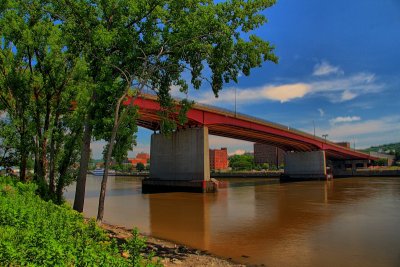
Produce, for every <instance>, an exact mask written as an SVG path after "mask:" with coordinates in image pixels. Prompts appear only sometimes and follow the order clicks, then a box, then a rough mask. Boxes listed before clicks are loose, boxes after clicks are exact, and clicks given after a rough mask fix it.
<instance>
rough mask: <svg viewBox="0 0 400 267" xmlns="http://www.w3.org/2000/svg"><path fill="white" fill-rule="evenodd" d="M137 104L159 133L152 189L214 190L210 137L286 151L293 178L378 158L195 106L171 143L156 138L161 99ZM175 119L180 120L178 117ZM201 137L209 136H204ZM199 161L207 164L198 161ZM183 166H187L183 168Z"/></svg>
mask: <svg viewBox="0 0 400 267" xmlns="http://www.w3.org/2000/svg"><path fill="white" fill-rule="evenodd" d="M130 101H131V100H127V101H126V102H125V104H130V103H131V102H130ZM134 105H136V106H138V107H139V109H138V110H139V118H138V125H139V126H141V127H144V128H147V129H150V130H153V131H154V132H155V134H153V136H152V144H151V146H152V148H151V155H150V157H151V164H150V166H151V168H152V169H153V170H152V169H151V170H150V177H151V178H152V181H153V182H154V184H153V182H151V184H149V186H151V187H154V186H161V187H165V186H171V184H172V185H173V186H175V187H180V186H181V185H182V186H183V187H187V185H188V184H187V182H188V181H192V182H193V181H197V182H196V183H198V182H199V181H200V184H201V187H202V188H201V191H208V189H207V184H208V183H209V182H210V176H209V170H207V168H208V164H207V163H206V159H205V158H208V157H205V156H204V155H206V154H207V155H208V134H211V135H216V136H222V137H228V138H233V139H238V140H244V141H250V142H256V143H262V144H269V145H273V146H276V147H279V148H281V149H282V150H284V151H286V154H287V155H286V156H287V159H288V161H290V162H286V163H287V164H285V174H290V176H292V177H297V176H303V177H310V176H313V177H319V178H321V177H324V176H326V175H327V168H326V167H327V162H328V161H329V162H335V161H344V160H350V161H355V160H364V161H369V160H371V159H373V157H371V156H370V155H368V154H365V153H361V152H358V151H355V150H351V149H349V148H346V147H342V146H339V145H337V144H335V143H332V142H329V141H327V140H325V139H322V138H319V137H316V136H312V135H310V134H307V133H304V132H301V131H298V130H295V129H289V127H287V126H283V125H279V124H276V123H272V122H267V121H264V120H260V119H257V118H253V117H250V116H245V115H241V114H236V113H232V112H229V111H225V110H221V109H217V108H213V107H209V106H204V105H195V106H194V107H192V109H191V110H189V111H188V113H187V122H186V123H185V124H184V125H180V126H179V127H178V130H177V131H176V132H175V133H173V134H172V138H169V139H168V138H165V137H162V135H161V134H157V133H156V132H157V131H159V130H160V115H159V111H160V106H159V104H158V102H157V101H156V99H155V98H154V97H150V98H148V97H146V98H137V99H135V100H134ZM178 110H179V106H178V105H177V106H176V111H177V112H176V113H175V114H178ZM172 116H174V115H172ZM175 116H176V117H177V115H175ZM171 119H175V120H176V121H178V120H177V118H174V117H172V118H171ZM200 132H202V133H203V134H202V135H199V133H200ZM189 136H190V137H189ZM156 140H158V141H156ZM183 140H184V141H183ZM199 142H200V143H199ZM156 143H157V148H156V149H155V148H154V146H155V145H154V144H156ZM196 143H197V144H202V145H201V146H199V147H201V149H200V148H196V146H195V145H194V144H196ZM206 150H207V151H206ZM194 151H196V152H194ZM193 153H194V154H193ZM195 154H196V155H197V156H196V155H195ZM199 158H200V159H202V160H198V159H199ZM188 159H191V160H188ZM194 159H195V160H194ZM195 162H200V163H201V164H200V165H201V166H202V167H201V168H200V165H198V164H196V163H195ZM206 165H207V167H205V166H206ZM286 165H287V166H288V167H287V168H286ZM154 166H163V167H160V168H158V169H157V170H156V169H154V168H157V167H154ZM174 166H175V167H174ZM182 166H184V167H183V168H181V167H182ZM194 168H197V169H198V170H197V171H196V172H197V173H200V174H201V175H200V176H199V177H200V178H199V177H197V176H196V175H194ZM173 177H175V178H174V179H177V178H176V177H181V178H180V179H178V180H179V181H176V180H171V179H172V178H173ZM148 182H149V183H150V181H148ZM192 184H193V183H192ZM210 185H212V184H210ZM196 187H198V185H196Z"/></svg>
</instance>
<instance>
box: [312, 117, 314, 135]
mask: <svg viewBox="0 0 400 267" xmlns="http://www.w3.org/2000/svg"><path fill="white" fill-rule="evenodd" d="M312 124H313V126H314V137H315V121H314V120H313V121H312Z"/></svg>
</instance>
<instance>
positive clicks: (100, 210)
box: [97, 124, 118, 223]
mask: <svg viewBox="0 0 400 267" xmlns="http://www.w3.org/2000/svg"><path fill="white" fill-rule="evenodd" d="M117 130H118V127H117V126H116V125H115V124H114V127H113V131H112V134H111V138H110V142H109V144H108V148H107V155H106V158H105V161H104V174H103V179H102V180H101V189H100V196H99V207H98V210H97V222H99V223H101V222H102V221H103V216H104V200H105V198H106V189H107V180H108V171H109V168H110V163H111V155H112V151H113V148H114V142H115V137H116V136H117Z"/></svg>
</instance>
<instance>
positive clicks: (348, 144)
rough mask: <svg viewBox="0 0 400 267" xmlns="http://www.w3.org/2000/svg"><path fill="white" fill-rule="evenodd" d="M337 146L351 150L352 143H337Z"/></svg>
mask: <svg viewBox="0 0 400 267" xmlns="http://www.w3.org/2000/svg"><path fill="white" fill-rule="evenodd" d="M335 144H336V145H338V146H342V147H345V148H350V142H336V143H335Z"/></svg>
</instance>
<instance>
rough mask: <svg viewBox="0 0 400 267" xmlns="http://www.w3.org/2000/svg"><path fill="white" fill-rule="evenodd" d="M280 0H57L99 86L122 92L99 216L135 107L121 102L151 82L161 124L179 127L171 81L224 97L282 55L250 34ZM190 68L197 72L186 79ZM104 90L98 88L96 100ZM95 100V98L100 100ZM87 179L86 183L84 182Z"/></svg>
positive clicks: (115, 102)
mask: <svg viewBox="0 0 400 267" xmlns="http://www.w3.org/2000/svg"><path fill="white" fill-rule="evenodd" d="M274 3H275V1H274V0H251V1H250V0H249V1H245V0H229V1H223V2H219V3H215V2H214V1H212V0H203V1H201V0H195V1H193V0H184V1H174V0H110V1H103V0H91V1H89V0H78V1H70V0H61V1H57V4H58V6H59V7H60V9H59V11H58V12H59V14H61V15H60V18H61V20H62V23H63V25H64V26H65V29H67V30H69V31H71V32H73V33H74V34H75V35H74V38H73V39H72V40H71V45H72V46H73V47H74V48H73V49H74V50H75V51H76V52H78V53H82V51H83V53H84V54H85V57H86V58H88V59H89V58H90V62H89V65H90V68H91V69H92V74H91V75H92V77H93V79H94V81H95V83H96V85H97V88H98V89H99V90H107V86H108V88H114V89H113V90H112V92H115V93H113V94H111V95H112V96H113V99H111V98H110V99H109V101H108V103H109V106H108V107H107V110H108V111H107V112H108V113H109V114H110V111H111V114H112V116H111V120H112V123H111V125H112V129H111V131H110V132H109V134H110V135H109V137H108V138H105V139H106V140H107V142H108V145H107V150H106V153H105V163H106V164H105V173H104V177H103V182H102V189H101V194H100V198H99V211H98V216H97V219H98V221H101V220H102V218H103V211H104V198H105V190H106V183H107V175H108V173H107V170H108V167H109V163H110V161H111V157H112V155H113V148H114V146H115V145H116V141H117V139H118V132H119V128H120V126H121V124H122V122H123V121H124V120H125V118H126V116H127V115H126V114H128V113H129V112H130V111H129V109H130V108H129V106H128V107H127V106H123V105H122V102H123V101H124V100H125V99H126V97H127V96H129V95H133V96H134V97H135V96H137V95H139V94H140V93H141V92H142V90H143V89H144V88H148V89H149V90H152V91H153V92H155V93H156V94H157V96H158V100H159V103H160V105H161V111H160V116H161V122H160V130H161V131H162V132H168V131H171V130H174V129H175V127H176V122H175V118H176V117H180V118H182V116H177V115H176V113H177V112H178V110H177V109H176V108H175V104H174V103H173V99H172V97H171V95H170V89H171V87H172V86H175V87H178V88H179V89H180V90H181V91H182V92H187V91H188V89H189V85H191V87H193V88H194V89H199V88H200V87H201V86H202V84H203V82H206V83H208V85H209V86H210V87H211V89H212V90H213V92H214V94H215V96H218V92H219V91H220V90H221V89H222V87H223V84H224V83H228V82H230V81H234V82H237V78H238V75H239V74H240V73H243V74H244V75H246V76H247V75H249V74H250V70H251V69H252V68H254V67H257V66H260V65H261V64H262V63H263V62H264V61H272V62H277V57H276V56H275V55H274V54H273V49H274V48H273V46H271V45H270V44H269V43H268V42H267V41H265V40H263V39H261V38H260V37H258V36H256V35H253V34H251V31H253V30H254V29H256V28H258V27H260V26H261V25H263V24H264V23H266V22H267V19H266V17H265V16H264V15H262V14H261V13H260V12H261V11H262V10H264V9H266V8H268V7H270V6H272V5H273V4H274ZM62 14H64V15H62ZM67 36H72V35H70V34H67ZM105 73H107V75H104V74H105ZM185 75H189V76H190V79H185ZM101 84H103V85H101ZM111 84H113V86H114V87H113V86H110V85H111ZM100 85H101V86H100ZM104 85H107V86H104ZM98 92H99V91H95V92H94V93H93V99H96V96H97V95H98ZM131 103H132V102H131ZM96 104H97V101H94V104H93V107H94V106H95V105H96ZM181 106H182V107H183V108H181V109H179V110H180V111H181V115H182V114H184V112H185V111H186V110H187V109H188V107H189V106H190V102H189V101H185V100H184V101H182V103H181ZM89 114H92V113H89ZM88 118H89V120H88V121H87V123H88V125H89V126H91V127H95V125H94V124H95V123H96V121H94V120H93V116H88ZM133 130H134V129H133ZM83 151H89V149H83ZM83 158H84V157H83V156H82V159H83ZM87 158H88V157H87ZM81 163H82V162H81ZM84 165H86V166H87V163H85V164H84ZM81 166H82V164H81ZM81 178H83V177H80V178H79V179H81ZM83 179H84V178H83ZM78 184H79V180H78ZM80 186H83V187H84V185H83V183H81V184H80ZM82 192H83V193H84V190H80V194H82ZM77 193H78V188H77ZM83 197H84V196H82V195H81V196H77V197H76V198H75V201H77V198H79V200H80V201H83ZM74 206H75V204H74ZM76 207H77V208H78V210H80V211H81V208H83V204H82V203H80V204H79V203H78V204H77V205H76Z"/></svg>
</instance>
